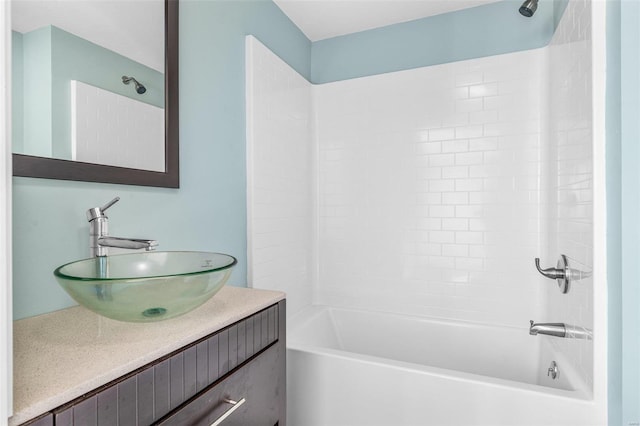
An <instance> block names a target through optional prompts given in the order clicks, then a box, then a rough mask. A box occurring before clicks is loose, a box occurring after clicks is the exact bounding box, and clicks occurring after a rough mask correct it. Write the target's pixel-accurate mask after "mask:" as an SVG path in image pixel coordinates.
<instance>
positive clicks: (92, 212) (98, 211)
mask: <svg viewBox="0 0 640 426" xmlns="http://www.w3.org/2000/svg"><path fill="white" fill-rule="evenodd" d="M118 201H120V197H116V198H114V199H113V200H111V201H109V202H108V203H107V204H105V205H104V206H102V207H93V208H90V209H89V210H87V220H88V221H89V222H91V221H92V220H94V219H97V218H99V217H104V212H105V210H107V209H108V208H109V207H111V206H112V205H114V204H115V203H117V202H118Z"/></svg>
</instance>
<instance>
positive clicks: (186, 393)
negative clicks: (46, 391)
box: [54, 304, 283, 426]
mask: <svg viewBox="0 0 640 426" xmlns="http://www.w3.org/2000/svg"><path fill="white" fill-rule="evenodd" d="M280 306H283V305H281V304H278V305H273V306H271V307H269V308H267V309H265V310H262V311H260V312H258V313H256V314H254V315H252V316H249V317H247V318H245V319H244V320H242V321H238V322H236V323H235V324H233V325H232V326H230V327H228V328H225V329H224V330H221V331H219V332H216V333H215V334H213V335H212V336H210V337H208V338H205V339H203V340H201V341H199V342H197V343H196V344H194V345H190V346H188V347H186V348H185V349H184V350H181V351H180V352H178V353H175V354H173V355H172V356H170V357H168V358H167V359H165V360H163V361H161V362H158V363H156V364H153V365H151V366H149V367H146V368H143V369H142V370H140V371H138V372H137V373H136V374H134V375H131V376H130V377H128V378H125V379H124V380H121V381H119V382H117V383H115V384H111V385H107V386H106V387H105V388H104V389H103V390H101V391H98V392H97V393H95V394H94V395H90V396H89V397H88V398H85V399H82V400H81V401H79V402H76V403H72V405H70V406H66V407H62V408H60V409H58V410H55V411H54V417H55V424H56V425H68V426H72V425H76V426H77V425H82V426H91V425H95V426H100V425H110V426H111V425H112V426H127V425H132V426H133V425H149V424H152V423H153V422H154V421H156V420H158V419H160V418H161V417H163V416H164V415H166V414H167V413H168V412H169V411H171V410H173V409H175V408H177V407H178V406H180V405H181V404H182V403H184V402H185V401H187V400H188V399H189V398H191V397H193V396H194V395H196V394H197V393H198V392H200V391H202V390H203V389H205V388H206V387H207V386H209V385H210V384H212V383H215V382H216V381H217V380H218V379H221V378H222V377H224V376H225V375H226V374H228V373H229V372H231V371H233V370H234V369H235V368H236V367H238V366H240V365H241V364H242V363H243V362H245V361H247V360H249V359H250V358H252V357H253V356H254V355H257V354H258V353H259V352H260V351H262V350H263V349H265V348H266V347H267V346H269V345H270V344H272V343H273V342H276V341H277V340H278V338H279V325H280V324H279V322H280V317H279V315H280V314H281V312H280Z"/></svg>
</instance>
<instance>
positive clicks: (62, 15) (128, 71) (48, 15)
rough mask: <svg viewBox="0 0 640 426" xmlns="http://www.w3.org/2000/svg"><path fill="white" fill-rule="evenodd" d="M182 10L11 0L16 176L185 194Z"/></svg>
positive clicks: (82, 0) (164, 2) (99, 0)
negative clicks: (180, 105)
mask: <svg viewBox="0 0 640 426" xmlns="http://www.w3.org/2000/svg"><path fill="white" fill-rule="evenodd" d="M177 12H178V5H177V0H125V1H112V0H66V1H56V2H53V1H47V0H12V44H13V70H12V75H13V88H12V91H13V115H12V117H13V122H12V128H13V138H12V141H13V152H14V175H16V176H30V177H43V178H53V179H70V180H88V181H97V182H111V183H125V184H134V185H151V186H168V187H178V186H179V185H178V160H177V155H178V148H177V144H178V140H177V137H178V132H177V99H178V98H177V96H178V95H177V33H178V29H177ZM140 16H144V17H145V19H144V20H143V21H141V20H140V19H139V17H140ZM132 41H135V42H132ZM165 46H166V47H165ZM165 51H166V52H167V58H165ZM165 68H166V69H165ZM125 77H126V81H125ZM27 83H28V84H27ZM123 83H124V84H123ZM116 123H117V124H116ZM173 127H176V128H175V129H174V128H173ZM144 158H153V164H152V165H149V164H148V162H147V161H137V160H136V159H144Z"/></svg>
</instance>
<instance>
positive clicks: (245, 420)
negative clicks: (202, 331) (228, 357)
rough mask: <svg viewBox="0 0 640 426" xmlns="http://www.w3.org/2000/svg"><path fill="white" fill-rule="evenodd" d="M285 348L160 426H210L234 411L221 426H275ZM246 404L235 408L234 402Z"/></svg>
mask: <svg viewBox="0 0 640 426" xmlns="http://www.w3.org/2000/svg"><path fill="white" fill-rule="evenodd" d="M282 348H283V346H282V345H273V346H271V347H270V348H269V349H267V350H266V351H265V352H263V353H262V354H260V355H259V356H258V357H256V358H254V359H253V360H251V361H250V362H249V363H248V364H246V365H245V366H244V367H243V368H241V369H240V370H238V371H236V372H235V373H234V374H232V375H231V376H229V377H227V378H226V379H224V380H222V381H221V382H220V383H218V384H216V385H215V386H213V387H212V388H211V389H209V390H206V391H205V392H203V393H202V394H200V396H198V397H197V398H195V399H193V400H192V401H190V402H187V403H186V404H185V405H184V406H183V407H182V408H179V409H178V410H177V411H176V412H174V413H173V414H170V415H169V416H168V417H167V418H165V419H162V420H161V421H160V422H158V423H157V424H158V425H159V426H160V425H162V426H186V425H193V426H209V425H211V424H213V423H214V422H215V421H216V420H217V419H220V418H221V417H222V416H224V415H225V413H227V412H228V411H232V412H231V413H230V414H229V415H228V417H226V418H225V419H224V420H223V421H222V422H220V426H274V425H276V424H277V423H278V421H279V418H280V415H284V413H281V412H280V409H281V406H280V402H279V401H280V395H279V392H280V391H281V390H282V389H284V383H280V380H282V378H281V374H280V371H281V370H280V369H279V368H277V366H279V365H281V362H282V358H281V357H283V356H284V354H283V353H282V351H283V349H282ZM242 399H244V402H243V403H242V404H239V405H238V406H237V407H234V404H233V403H229V402H228V401H229V400H231V401H234V402H236V403H238V402H239V401H241V400H242Z"/></svg>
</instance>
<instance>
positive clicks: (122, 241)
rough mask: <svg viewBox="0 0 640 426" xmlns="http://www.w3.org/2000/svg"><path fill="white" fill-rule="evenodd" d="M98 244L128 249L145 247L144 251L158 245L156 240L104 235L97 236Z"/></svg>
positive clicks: (153, 248)
mask: <svg viewBox="0 0 640 426" xmlns="http://www.w3.org/2000/svg"><path fill="white" fill-rule="evenodd" d="M98 245H99V246H101V247H118V248H124V249H130V250H138V249H145V250H146V251H152V250H155V248H156V247H157V246H158V242H157V241H156V240H145V239H138V238H120V237H107V236H104V237H100V238H98Z"/></svg>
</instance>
